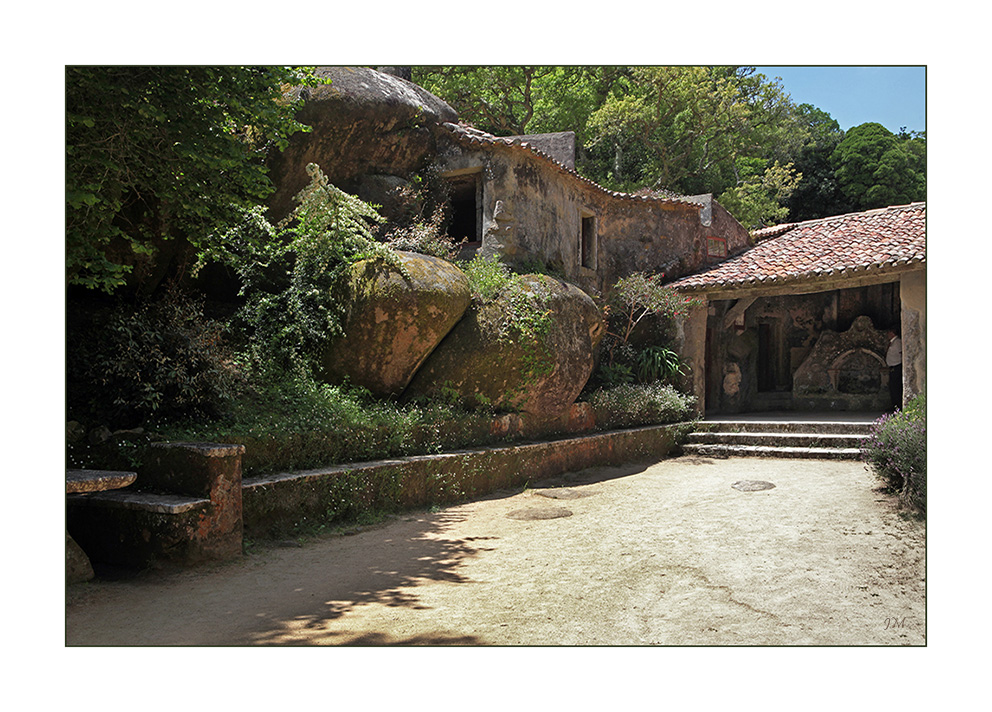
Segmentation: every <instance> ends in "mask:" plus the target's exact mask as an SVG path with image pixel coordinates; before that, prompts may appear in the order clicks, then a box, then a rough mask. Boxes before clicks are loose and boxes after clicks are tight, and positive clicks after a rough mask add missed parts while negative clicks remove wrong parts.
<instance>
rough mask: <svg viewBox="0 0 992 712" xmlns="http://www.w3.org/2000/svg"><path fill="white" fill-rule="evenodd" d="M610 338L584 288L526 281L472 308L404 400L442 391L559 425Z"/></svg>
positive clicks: (535, 278)
mask: <svg viewBox="0 0 992 712" xmlns="http://www.w3.org/2000/svg"><path fill="white" fill-rule="evenodd" d="M604 330H605V326H604V324H603V319H602V315H601V314H600V311H599V309H598V308H597V307H596V304H595V303H594V302H593V300H592V299H591V298H590V297H589V296H588V295H587V294H586V293H585V292H583V291H582V290H580V289H579V288H578V287H575V286H574V285H571V284H568V283H566V282H562V281H559V280H556V279H553V278H551V277H548V276H545V275H526V276H524V277H523V278H522V279H521V281H520V282H519V283H518V285H517V286H515V287H511V288H509V289H507V290H504V291H503V293H502V294H500V295H499V296H498V297H497V298H496V299H495V300H492V301H490V302H488V303H486V304H483V305H481V306H477V305H473V307H472V308H471V309H469V311H468V313H467V314H466V315H465V317H464V318H463V319H462V320H461V321H460V322H459V323H458V324H457V325H456V326H455V328H454V329H452V331H451V333H450V334H449V335H448V336H447V338H445V340H444V341H443V342H442V343H441V345H440V346H438V347H437V349H435V350H434V352H433V353H432V354H431V355H430V357H429V358H428V359H427V361H426V362H425V363H424V365H423V366H422V367H421V369H420V370H419V371H418V372H417V375H416V376H415V377H414V379H413V381H411V383H410V386H409V388H407V390H406V393H405V394H404V397H405V398H408V399H410V398H417V397H421V396H427V395H431V394H433V393H437V392H439V391H440V390H441V389H442V388H443V389H445V391H447V392H448V393H451V392H454V393H457V394H458V395H459V396H460V397H461V398H462V399H463V400H464V401H466V402H468V403H490V404H492V405H494V406H495V407H497V408H499V409H502V410H513V411H519V412H524V413H528V414H530V415H532V416H535V417H536V418H539V419H550V418H557V417H559V416H561V415H562V414H563V413H564V412H565V411H566V410H567V409H568V408H569V406H571V405H572V403H574V402H575V399H576V397H578V395H579V393H580V392H581V391H582V388H583V387H584V386H585V384H586V381H587V380H588V379H589V376H590V374H591V373H592V369H593V361H594V354H595V351H596V349H597V348H598V346H599V343H600V341H601V340H602V337H603V334H604Z"/></svg>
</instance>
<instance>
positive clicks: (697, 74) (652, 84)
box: [589, 67, 796, 193]
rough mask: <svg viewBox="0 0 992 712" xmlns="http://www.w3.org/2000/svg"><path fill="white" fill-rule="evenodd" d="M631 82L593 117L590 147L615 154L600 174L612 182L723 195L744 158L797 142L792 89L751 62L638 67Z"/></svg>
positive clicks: (735, 178)
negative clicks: (786, 91) (790, 97)
mask: <svg viewBox="0 0 992 712" xmlns="http://www.w3.org/2000/svg"><path fill="white" fill-rule="evenodd" d="M631 84H632V88H631V91H630V92H629V93H626V94H621V93H612V94H610V95H609V96H608V97H607V98H606V100H605V101H604V102H603V104H602V106H600V107H599V109H597V110H596V111H595V112H594V113H593V115H592V116H591V117H590V120H589V125H590V130H591V134H592V139H591V142H590V143H591V146H594V147H600V148H601V149H605V150H606V152H607V153H608V154H611V155H612V166H611V167H610V168H609V169H608V170H606V171H605V175H604V174H600V175H598V176H595V177H594V178H598V179H599V180H600V181H601V182H604V183H605V184H607V185H611V186H615V187H621V188H626V189H629V188H630V187H632V186H635V185H650V186H651V187H654V188H667V189H670V190H674V191H677V192H683V193H699V192H714V193H720V192H721V191H723V190H725V189H726V188H728V187H730V186H733V185H735V184H736V183H737V182H738V176H737V175H736V159H737V158H738V157H742V156H750V157H761V158H770V157H778V156H774V152H775V150H776V146H778V145H786V144H789V143H796V139H793V138H790V140H789V141H785V140H783V139H784V137H789V136H790V135H791V133H794V131H795V128H796V127H794V126H793V125H792V124H791V123H790V121H789V119H790V117H791V111H792V105H791V102H790V101H789V100H788V97H787V95H785V94H784V92H782V90H781V87H780V86H779V85H778V84H777V83H776V82H772V81H769V80H768V79H767V78H765V77H764V75H761V74H754V72H753V68H750V67H636V68H633V69H632V70H631ZM781 157H782V158H785V157H786V156H785V155H784V154H783V155H782V156H781Z"/></svg>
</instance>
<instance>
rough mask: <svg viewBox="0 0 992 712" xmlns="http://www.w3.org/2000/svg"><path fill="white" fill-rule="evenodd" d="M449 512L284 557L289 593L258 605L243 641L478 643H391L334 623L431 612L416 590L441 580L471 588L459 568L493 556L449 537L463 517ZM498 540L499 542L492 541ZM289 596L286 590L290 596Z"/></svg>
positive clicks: (385, 634) (473, 540)
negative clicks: (376, 613)
mask: <svg viewBox="0 0 992 712" xmlns="http://www.w3.org/2000/svg"><path fill="white" fill-rule="evenodd" d="M465 516H466V515H464V514H461V513H456V512H453V511H451V510H443V511H440V512H420V513H411V514H408V515H404V516H400V517H397V518H396V519H395V520H394V521H392V522H390V523H389V524H388V526H382V527H374V528H371V529H368V530H366V531H362V532H360V533H358V534H355V535H352V536H346V537H341V536H337V537H333V536H332V537H328V538H324V539H322V540H320V541H316V542H311V543H309V544H307V545H306V546H305V547H303V548H300V549H294V550H292V551H291V552H288V553H286V554H283V556H282V558H283V560H284V561H283V562H282V563H283V566H282V567H281V568H288V569H289V570H292V571H295V572H297V573H296V574H295V575H291V576H290V577H289V579H288V580H287V585H291V586H292V587H293V589H292V592H291V593H292V595H285V596H283V597H282V598H281V599H280V600H279V601H278V605H276V606H274V607H271V608H269V606H268V605H267V604H268V603H270V602H271V603H276V601H274V600H271V599H270V601H263V600H259V601H258V603H259V604H260V605H259V606H258V610H257V611H256V612H255V614H254V615H255V616H256V618H257V621H256V625H255V626H253V628H254V630H253V632H252V633H250V634H249V636H248V637H247V639H246V640H245V641H244V642H248V643H252V644H262V645H265V644H273V643H290V644H292V643H293V641H294V639H295V640H300V639H303V640H306V641H307V644H327V643H336V644H348V645H449V644H461V645H467V644H478V643H479V642H480V641H478V640H475V639H474V638H472V637H471V636H463V635H447V634H445V633H443V632H441V631H439V632H438V633H437V634H431V635H418V636H413V637H410V638H407V639H404V640H394V639H393V638H392V637H391V636H390V634H389V631H349V630H347V626H343V628H344V630H340V629H338V627H337V626H335V625H334V623H335V622H336V621H340V619H342V618H344V617H346V616H347V615H348V613H350V612H351V611H353V610H355V609H356V608H358V607H361V606H369V605H378V606H385V607H387V608H402V609H407V610H413V611H417V610H427V609H428V608H429V606H427V605H426V604H425V603H424V602H423V601H422V600H421V598H420V597H419V596H418V595H417V592H416V589H417V587H418V586H419V585H421V584H423V583H427V582H438V581H443V582H447V583H452V584H458V585H471V584H472V581H471V579H469V578H468V577H466V576H465V575H464V574H463V573H462V572H461V568H462V567H463V566H464V564H465V563H466V561H468V560H470V559H473V558H475V557H477V556H479V555H480V554H481V553H483V552H486V551H491V550H492V548H491V547H486V546H485V545H484V542H482V543H481V544H480V540H483V539H488V538H489V537H464V538H446V537H445V536H444V532H445V530H447V529H448V528H449V527H450V526H451V525H454V524H457V523H458V522H460V521H463V520H464V519H465ZM494 538H495V537H494ZM287 593H288V592H287Z"/></svg>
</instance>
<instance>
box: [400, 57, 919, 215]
mask: <svg viewBox="0 0 992 712" xmlns="http://www.w3.org/2000/svg"><path fill="white" fill-rule="evenodd" d="M413 80H414V81H415V82H416V83H418V84H420V85H421V86H423V87H424V88H426V89H428V90H429V91H431V92H433V93H435V94H437V95H438V96H440V97H441V98H442V99H444V100H446V101H448V102H449V103H450V104H451V105H452V106H453V107H454V108H455V109H456V110H457V111H458V112H459V115H460V116H461V118H462V119H463V120H464V121H467V122H469V123H471V124H473V125H474V126H476V127H477V128H480V129H482V130H484V131H489V132H491V133H493V134H496V135H502V136H506V135H519V134H526V133H543V132H554V131H574V132H575V134H576V169H577V170H578V171H579V172H580V173H581V174H583V175H585V176H586V177H588V178H590V179H591V180H594V181H596V182H597V183H599V184H601V185H603V186H605V187H608V188H611V189H614V190H625V191H635V190H639V189H644V188H648V189H655V190H658V189H662V190H668V191H672V192H675V193H681V194H685V195H692V194H697V193H713V194H714V195H716V196H718V199H719V200H720V201H721V202H723V203H724V204H725V205H727V207H728V208H729V209H730V210H731V211H732V212H733V213H734V214H735V216H736V217H737V218H738V219H739V220H740V221H741V222H742V223H743V224H745V225H746V226H747V227H749V228H754V227H760V226H763V225H767V224H775V223H776V222H781V221H783V220H807V219H813V218H816V217H824V216H827V215H833V214H838V213H843V212H849V211H851V210H861V209H867V208H871V207H884V206H885V205H891V204H897V203H900V202H911V201H913V200H922V199H924V198H925V188H926V181H925V157H926V137H925V135H924V134H916V133H912V134H906V133H905V132H902V133H900V134H899V135H898V136H897V135H894V134H891V132H888V131H887V130H885V129H884V128H882V127H881V126H878V125H877V124H875V125H874V126H878V128H880V129H882V132H884V133H882V132H879V131H878V129H874V128H872V129H869V128H866V127H867V126H870V124H865V125H862V126H861V127H854V128H852V129H851V130H850V131H848V132H847V134H845V132H844V131H842V130H841V129H840V126H839V125H838V123H837V122H836V121H835V120H834V119H833V118H832V117H831V116H830V115H829V114H828V113H826V112H824V111H822V110H821V109H818V108H816V107H814V106H811V105H809V104H801V105H796V104H794V103H793V102H792V100H791V98H790V97H789V95H788V94H787V93H786V92H785V89H784V88H783V87H782V85H781V84H780V82H779V80H777V79H770V78H768V77H766V76H765V75H763V74H760V73H757V72H756V71H755V69H754V68H753V67H732V66H727V67H693V66H677V67H623V66H606V67H580V66H566V67H549V66H526V67H524V66H515V67H471V66H460V67H414V69H413ZM852 134H853V136H852ZM885 134H888V135H887V136H886V135H885ZM845 142H846V143H845Z"/></svg>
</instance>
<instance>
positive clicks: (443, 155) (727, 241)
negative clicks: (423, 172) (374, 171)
mask: <svg viewBox="0 0 992 712" xmlns="http://www.w3.org/2000/svg"><path fill="white" fill-rule="evenodd" d="M436 133H437V136H438V138H437V145H438V155H437V159H436V166H437V168H438V170H439V171H440V173H441V175H442V177H445V178H447V179H449V180H459V181H462V182H464V181H466V180H472V181H475V183H476V185H477V189H476V195H477V201H478V204H477V205H476V210H477V211H478V213H479V220H478V232H477V237H478V243H479V245H478V249H479V250H480V251H481V253H482V254H499V255H501V257H502V258H503V259H504V260H505V261H507V262H509V263H517V264H527V263H528V262H532V261H537V262H543V263H544V264H546V265H547V266H549V267H551V268H554V269H556V270H558V271H559V272H560V273H562V274H564V275H565V277H566V279H568V280H569V281H571V282H573V283H575V284H577V285H578V286H580V287H582V288H583V289H585V290H586V291H587V292H590V293H593V294H595V293H597V292H602V291H606V290H608V289H609V288H610V287H612V285H613V284H614V283H615V282H616V281H617V279H619V278H621V277H625V276H628V275H630V274H631V273H633V272H652V273H664V274H665V275H666V277H667V278H672V277H678V276H681V275H685V274H690V273H692V272H694V271H696V270H698V269H699V268H701V267H703V266H705V265H706V264H709V262H710V260H711V257H710V256H709V254H708V250H707V244H708V242H707V241H708V240H709V239H710V238H717V240H718V241H719V242H720V243H721V244H722V245H725V249H726V251H727V253H730V254H733V253H735V252H740V251H741V250H743V249H745V248H746V247H748V246H749V245H750V239H749V236H748V234H747V231H746V230H745V229H744V228H743V227H742V226H741V225H740V224H739V223H738V222H737V221H736V220H734V218H733V217H732V216H731V215H730V214H729V213H728V212H727V211H726V209H724V208H723V207H722V206H721V205H719V203H717V202H716V201H714V200H713V199H712V196H708V195H704V196H695V197H692V198H688V197H686V198H678V199H674V198H658V197H648V196H640V195H632V194H627V193H616V192H612V191H608V190H606V189H604V188H602V187H601V186H599V185H596V184H595V183H593V182H591V181H589V180H587V179H585V178H582V177H581V176H579V175H578V174H577V173H575V172H574V171H573V170H571V169H570V168H569V167H568V166H567V165H565V164H564V163H562V162H560V161H558V160H556V159H555V158H553V157H551V156H550V155H548V154H547V153H545V152H544V151H542V150H541V149H540V148H538V146H539V145H543V143H542V141H541V140H538V141H536V142H535V145H531V142H530V141H529V140H528V139H529V138H530V137H527V136H522V137H511V138H497V137H494V136H491V135H489V134H485V133H483V132H479V131H476V130H474V129H471V128H468V127H465V126H461V125H455V124H451V123H445V124H443V125H439V126H438V127H437V128H436ZM556 136H557V135H556ZM536 138H538V139H541V138H542V137H536ZM572 140H573V141H574V136H572ZM551 150H557V151H559V155H563V156H567V155H568V151H567V150H564V151H563V149H561V147H560V146H558V147H557V148H555V149H551ZM573 152H574V149H573Z"/></svg>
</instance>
